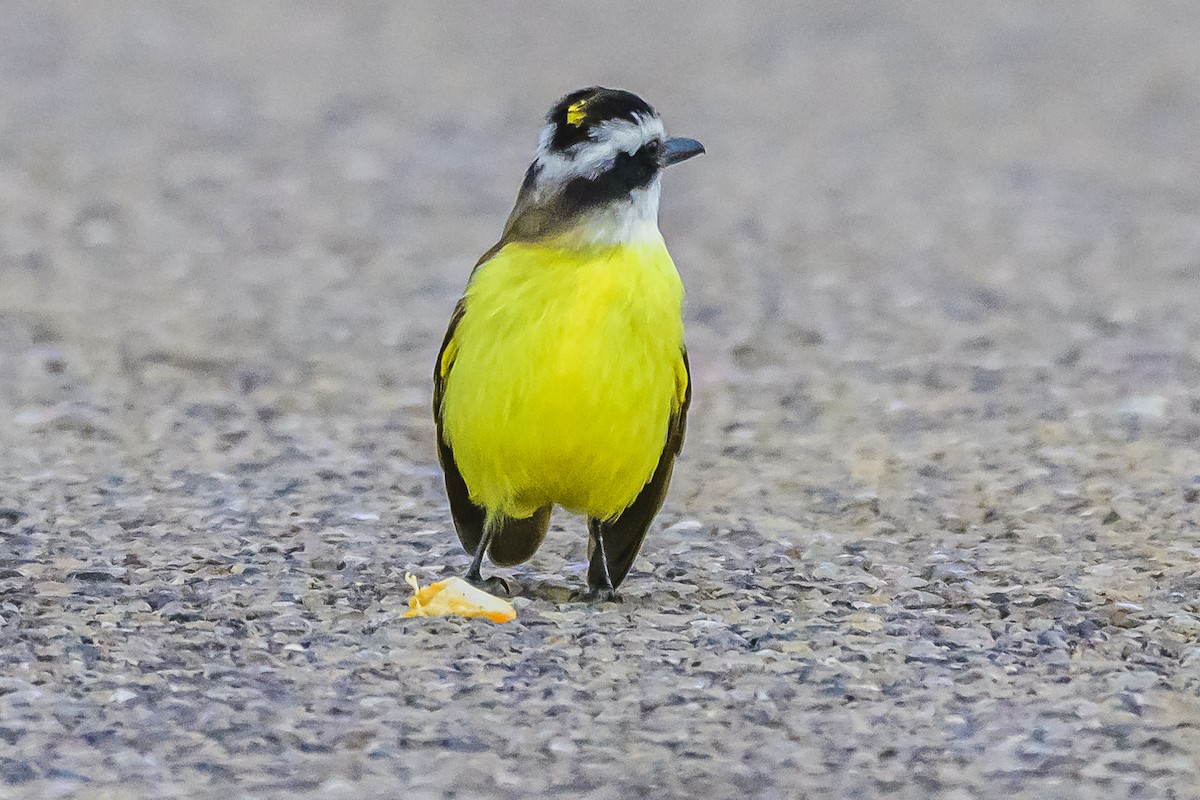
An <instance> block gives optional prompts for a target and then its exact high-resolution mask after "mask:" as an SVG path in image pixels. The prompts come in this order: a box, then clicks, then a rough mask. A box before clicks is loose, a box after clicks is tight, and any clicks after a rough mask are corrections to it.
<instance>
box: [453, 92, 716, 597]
mask: <svg viewBox="0 0 1200 800" xmlns="http://www.w3.org/2000/svg"><path fill="white" fill-rule="evenodd" d="M703 152H704V147H703V146H702V145H701V144H700V143H699V142H697V141H695V140H694V139H683V138H667V137H666V135H665V133H664V131H663V124H662V120H661V119H660V118H659V116H658V114H657V113H656V112H655V111H654V109H653V108H651V107H650V106H649V105H648V104H647V103H646V102H645V101H644V100H642V99H641V98H640V97H638V96H637V95H634V94H631V93H629V92H625V91H620V90H616V89H604V88H601V87H591V88H588V89H580V90H579V91H576V92H572V93H571V94H569V95H567V96H566V97H564V98H562V99H561V100H559V101H558V103H556V104H555V105H554V107H553V108H551V109H550V112H549V113H548V114H547V115H546V124H545V127H543V128H542V133H541V138H540V141H539V143H538V151H537V158H536V159H534V161H533V163H532V164H531V165H530V166H529V170H528V171H527V172H526V173H525V181H524V183H522V185H521V191H520V193H519V194H518V196H517V202H516V205H515V207H514V208H513V210H512V213H511V214H510V215H509V218H508V222H507V224H506V225H505V226H504V233H503V235H502V236H501V237H500V241H499V242H497V243H496V245H495V246H494V247H492V248H491V249H490V250H488V251H487V252H486V253H484V254H483V256H482V257H481V258H480V259H479V262H478V263H477V264H476V265H475V269H474V270H473V271H472V273H471V276H470V279H469V281H468V283H467V288H466V291H465V292H464V294H463V296H462V299H460V300H459V301H458V305H456V306H455V308H454V312H453V314H452V315H451V318H450V326H449V329H448V330H447V331H446V338H445V340H444V341H443V343H442V349H441V352H440V353H439V354H438V358H437V364H436V365H435V367H434V392H433V415H434V420H435V422H436V423H437V445H438V455H439V459H440V461H441V464H442V469H443V471H444V473H445V478H446V493H447V495H448V496H449V499H450V512H451V515H452V516H453V518H454V526H455V528H456V529H457V531H458V538H459V540H460V541H461V542H462V545H463V547H464V548H465V549H466V550H467V552H468V553H473V554H474V561H473V562H472V564H471V568H470V570H469V571H468V573H467V575H466V577H467V579H468V580H470V581H471V582H473V583H475V584H477V585H480V586H484V587H485V588H488V589H490V590H492V591H500V592H507V591H508V586H507V584H506V583H505V582H504V581H503V580H502V579H500V578H496V577H493V578H490V579H489V580H487V581H485V580H483V578H482V576H481V574H480V566H481V565H482V563H483V556H484V554H485V553H486V554H488V555H489V556H490V557H491V560H492V562H493V563H495V564H497V565H500V566H508V565H513V564H519V563H521V562H523V561H527V560H528V559H529V558H530V557H531V556H532V555H533V554H534V552H535V551H536V550H537V548H538V546H539V545H540V544H541V542H542V540H543V539H544V538H545V535H546V529H547V527H548V525H549V523H550V511H551V509H552V508H553V506H555V505H558V506H562V507H563V508H566V509H568V510H570V511H574V512H577V513H580V514H583V515H585V516H586V517H587V518H588V532H589V541H588V559H589V564H588V572H587V582H588V592H587V593H586V594H584V595H583V596H584V597H585V598H587V599H593V600H615V599H617V595H616V589H617V587H618V586H620V584H621V581H622V580H624V578H625V575H626V574H627V573H628V572H629V568H630V566H631V565H632V564H633V560H634V558H635V557H636V556H637V553H638V550H639V549H641V545H642V540H643V539H644V538H645V536H646V530H647V529H648V528H649V527H650V523H651V521H652V520H653V519H654V516H655V514H657V513H658V510H659V508H660V507H661V506H662V502H663V498H664V496H665V495H666V492H667V484H668V483H669V482H670V479H671V469H672V467H673V466H674V463H675V457H676V456H677V455H678V454H679V450H680V447H681V446H682V444H683V432H684V425H685V422H686V419H687V410H688V404H689V401H690V400H691V382H690V375H689V372H688V360H687V350H686V349H685V347H684V342H683V319H682V306H683V284H682V282H681V281H680V279H679V273H678V272H677V271H676V269H675V264H674V263H673V262H672V261H671V256H670V254H668V253H667V247H666V244H665V243H664V242H663V237H662V234H661V233H660V232H659V230H658V199H659V192H660V189H661V185H662V170H663V168H664V167H667V166H670V165H671V164H676V163H678V162H680V161H683V160H685V159H688V158H691V157H692V156H695V155H699V154H700V153H703Z"/></svg>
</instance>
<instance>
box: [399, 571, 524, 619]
mask: <svg viewBox="0 0 1200 800" xmlns="http://www.w3.org/2000/svg"><path fill="white" fill-rule="evenodd" d="M404 580H405V582H407V583H408V585H409V586H411V587H412V589H413V596H412V597H411V598H409V601H408V613H407V614H405V615H404V616H406V617H483V618H485V619H490V620H491V621H492V622H512V621H513V620H514V619H516V618H517V610H516V609H515V608H513V607H512V604H511V603H509V602H507V601H505V600H501V599H500V598H499V597H496V596H495V595H491V594H488V593H487V592H485V591H483V590H481V589H476V588H475V587H474V586H472V585H471V584H469V583H467V582H466V581H464V580H463V579H462V578H447V579H446V580H444V581H438V582H437V583H431V584H429V585H428V586H426V587H425V588H424V589H422V588H421V584H420V583H418V582H417V578H416V576H415V575H413V574H412V573H411V572H410V573H407V574H406V575H405V576H404Z"/></svg>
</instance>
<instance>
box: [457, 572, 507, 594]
mask: <svg viewBox="0 0 1200 800" xmlns="http://www.w3.org/2000/svg"><path fill="white" fill-rule="evenodd" d="M463 580H465V581H466V582H467V583H469V584H471V585H472V586H474V587H475V588H476V589H482V590H483V591H485V592H487V593H488V594H494V595H497V596H498V597H512V589H511V588H510V587H509V585H508V581H506V580H504V578H501V577H500V576H499V575H493V576H492V577H490V578H485V577H483V576H482V575H470V574H468V575H466V576H465V577H464V578H463Z"/></svg>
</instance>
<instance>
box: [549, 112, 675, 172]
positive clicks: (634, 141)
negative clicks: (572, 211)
mask: <svg viewBox="0 0 1200 800" xmlns="http://www.w3.org/2000/svg"><path fill="white" fill-rule="evenodd" d="M599 128H600V131H601V134H600V140H599V141H597V140H595V139H591V138H589V139H587V140H586V141H583V142H580V143H579V144H576V145H574V146H572V147H570V148H569V149H568V150H567V151H566V152H565V153H559V152H554V151H552V150H551V149H550V141H551V140H552V139H553V138H554V125H553V124H550V125H547V126H546V127H545V128H544V129H543V130H542V135H541V137H540V138H539V141H538V156H537V162H538V163H539V164H540V165H541V167H542V169H541V171H540V172H539V173H538V177H537V182H538V185H539V186H549V185H561V184H564V183H566V182H567V181H568V180H570V179H571V178H578V177H587V178H595V177H596V176H597V175H599V174H600V173H601V172H603V171H604V170H605V169H606V168H607V167H609V166H611V165H612V163H613V161H615V160H616V158H617V156H618V155H619V154H620V153H629V154H631V155H632V154H633V153H636V152H637V151H638V149H639V148H640V147H641V146H642V145H644V144H646V143H647V142H649V141H651V140H653V139H661V138H662V137H663V136H664V130H663V124H662V120H661V119H659V118H658V117H652V116H647V115H644V114H638V115H637V122H630V121H628V120H623V119H622V120H609V121H607V122H603V123H601V124H600V126H599Z"/></svg>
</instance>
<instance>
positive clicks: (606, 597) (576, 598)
mask: <svg viewBox="0 0 1200 800" xmlns="http://www.w3.org/2000/svg"><path fill="white" fill-rule="evenodd" d="M571 600H572V601H573V602H578V603H620V602H621V595H619V594H617V590H616V589H613V588H611V587H608V586H601V587H599V588H596V589H588V590H587V591H586V592H574V593H572V595H571Z"/></svg>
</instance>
